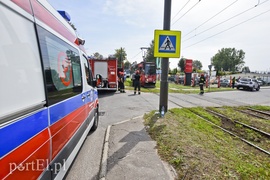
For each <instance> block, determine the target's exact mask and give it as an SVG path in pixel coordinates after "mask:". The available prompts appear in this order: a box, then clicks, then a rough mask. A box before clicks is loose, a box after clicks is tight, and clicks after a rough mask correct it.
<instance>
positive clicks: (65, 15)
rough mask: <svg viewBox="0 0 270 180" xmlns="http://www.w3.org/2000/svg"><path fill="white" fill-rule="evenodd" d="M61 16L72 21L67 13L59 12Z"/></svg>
mask: <svg viewBox="0 0 270 180" xmlns="http://www.w3.org/2000/svg"><path fill="white" fill-rule="evenodd" d="M58 12H59V14H60V15H61V16H62V17H63V18H64V19H65V20H67V21H70V19H71V18H70V15H69V14H68V13H67V12H66V11H60V10H58Z"/></svg>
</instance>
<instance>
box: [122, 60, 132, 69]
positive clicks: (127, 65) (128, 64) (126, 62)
mask: <svg viewBox="0 0 270 180" xmlns="http://www.w3.org/2000/svg"><path fill="white" fill-rule="evenodd" d="M130 66H131V63H130V62H129V61H125V63H124V69H129V68H130Z"/></svg>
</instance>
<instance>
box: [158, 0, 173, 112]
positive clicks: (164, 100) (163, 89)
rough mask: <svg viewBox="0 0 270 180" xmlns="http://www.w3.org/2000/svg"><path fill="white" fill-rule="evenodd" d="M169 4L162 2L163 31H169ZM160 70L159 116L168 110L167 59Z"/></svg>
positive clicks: (163, 61) (166, 0) (163, 60)
mask: <svg viewBox="0 0 270 180" xmlns="http://www.w3.org/2000/svg"><path fill="white" fill-rule="evenodd" d="M171 4H172V3H171V0H164V19H163V29H164V30H170V26H171ZM157 57H159V56H157ZM161 69H162V73H161V81H160V98H159V112H160V114H161V113H164V114H165V113H166V112H167V110H168V70H169V58H168V57H165V58H162V61H161ZM162 111H163V112H162Z"/></svg>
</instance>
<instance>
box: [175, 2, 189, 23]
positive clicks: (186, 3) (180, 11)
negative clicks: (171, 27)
mask: <svg viewBox="0 0 270 180" xmlns="http://www.w3.org/2000/svg"><path fill="white" fill-rule="evenodd" d="M190 1H191V0H188V2H186V4H185V5H184V6H183V7H182V8H181V9H180V10H179V11H178V12H177V13H176V15H174V16H173V18H172V20H173V19H174V18H175V17H176V16H177V15H178V14H179V13H180V12H181V11H182V10H183V9H184V8H185V7H186V5H187V4H188V3H189V2H190ZM172 20H171V21H172Z"/></svg>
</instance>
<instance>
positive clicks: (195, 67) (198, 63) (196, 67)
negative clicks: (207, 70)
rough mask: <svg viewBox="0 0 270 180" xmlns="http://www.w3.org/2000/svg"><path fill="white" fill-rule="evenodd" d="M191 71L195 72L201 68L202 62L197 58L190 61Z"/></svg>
mask: <svg viewBox="0 0 270 180" xmlns="http://www.w3.org/2000/svg"><path fill="white" fill-rule="evenodd" d="M192 67H193V72H197V71H198V70H201V69H202V63H201V61H199V60H194V61H193V62H192Z"/></svg>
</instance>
